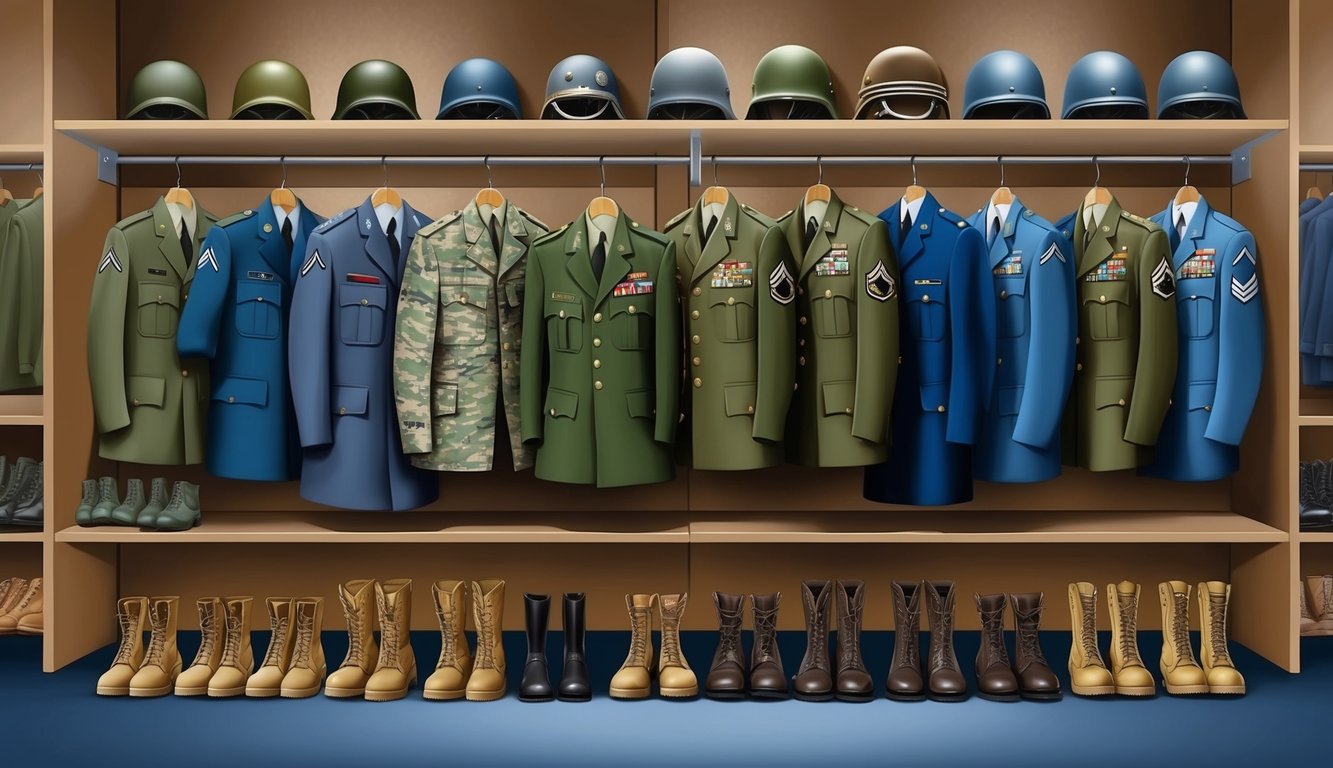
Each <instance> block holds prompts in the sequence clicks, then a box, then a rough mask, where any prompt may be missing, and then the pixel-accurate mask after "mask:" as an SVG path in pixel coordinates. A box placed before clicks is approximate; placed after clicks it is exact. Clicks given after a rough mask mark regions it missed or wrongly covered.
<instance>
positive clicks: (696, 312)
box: [690, 309, 699, 320]
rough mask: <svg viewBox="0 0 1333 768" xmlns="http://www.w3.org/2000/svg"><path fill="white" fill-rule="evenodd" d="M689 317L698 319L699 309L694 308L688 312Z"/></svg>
mask: <svg viewBox="0 0 1333 768" xmlns="http://www.w3.org/2000/svg"><path fill="white" fill-rule="evenodd" d="M690 319H691V320H698V319H699V310H697V309H696V310H694V311H693V312H691V313H690Z"/></svg>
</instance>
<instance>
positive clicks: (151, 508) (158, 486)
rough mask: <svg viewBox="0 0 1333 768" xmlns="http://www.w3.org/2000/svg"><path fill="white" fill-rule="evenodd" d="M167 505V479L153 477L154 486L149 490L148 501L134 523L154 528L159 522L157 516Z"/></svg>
mask: <svg viewBox="0 0 1333 768" xmlns="http://www.w3.org/2000/svg"><path fill="white" fill-rule="evenodd" d="M166 506H167V479H166V478H165V477H155V478H153V483H152V488H151V489H150V490H149V492H148V503H147V504H145V505H144V508H143V509H142V510H140V511H139V518H138V519H137V520H135V522H134V524H135V525H137V526H139V527H140V528H152V527H154V526H155V525H156V524H157V516H158V515H160V514H162V510H163V508H165V507H166Z"/></svg>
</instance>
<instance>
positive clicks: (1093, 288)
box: [1083, 280, 1129, 304]
mask: <svg viewBox="0 0 1333 768" xmlns="http://www.w3.org/2000/svg"><path fill="white" fill-rule="evenodd" d="M1083 289H1084V290H1083V303H1084V304H1113V303H1114V304H1128V303H1129V281H1128V280H1104V281H1101V282H1092V283H1084V284H1083Z"/></svg>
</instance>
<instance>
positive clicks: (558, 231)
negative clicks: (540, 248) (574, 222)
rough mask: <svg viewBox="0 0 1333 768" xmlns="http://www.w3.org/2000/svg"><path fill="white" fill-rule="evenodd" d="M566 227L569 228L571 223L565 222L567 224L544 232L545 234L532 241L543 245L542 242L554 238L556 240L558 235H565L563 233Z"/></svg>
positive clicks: (534, 243)
mask: <svg viewBox="0 0 1333 768" xmlns="http://www.w3.org/2000/svg"><path fill="white" fill-rule="evenodd" d="M566 229H569V225H568V224H565V225H563V226H561V227H558V228H556V229H553V230H551V231H550V232H547V233H546V234H544V235H541V236H540V237H538V238H537V239H536V240H533V241H532V244H533V245H541V244H542V243H549V242H551V241H552V240H555V239H557V238H558V237H560V236H561V235H563V234H564V233H565V230H566Z"/></svg>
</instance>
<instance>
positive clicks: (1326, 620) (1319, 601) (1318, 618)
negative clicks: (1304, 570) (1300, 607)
mask: <svg viewBox="0 0 1333 768" xmlns="http://www.w3.org/2000/svg"><path fill="white" fill-rule="evenodd" d="M1305 583H1306V584H1307V585H1308V586H1309V587H1310V597H1311V598H1313V599H1314V601H1313V603H1312V604H1311V606H1310V607H1311V609H1312V610H1313V612H1314V620H1315V626H1314V630H1313V631H1312V632H1311V634H1313V635H1320V636H1324V635H1333V576H1306V577H1305Z"/></svg>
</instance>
